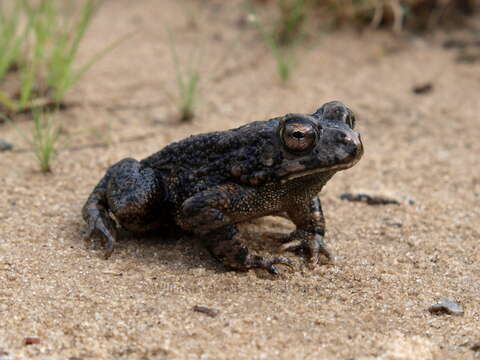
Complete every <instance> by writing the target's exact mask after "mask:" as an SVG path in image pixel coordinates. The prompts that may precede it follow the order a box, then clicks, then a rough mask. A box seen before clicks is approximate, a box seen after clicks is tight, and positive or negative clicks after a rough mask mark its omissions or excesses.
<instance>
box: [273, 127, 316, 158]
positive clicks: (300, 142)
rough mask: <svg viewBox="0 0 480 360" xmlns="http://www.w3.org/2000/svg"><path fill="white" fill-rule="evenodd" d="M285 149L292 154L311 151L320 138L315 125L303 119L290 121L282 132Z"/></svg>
mask: <svg viewBox="0 0 480 360" xmlns="http://www.w3.org/2000/svg"><path fill="white" fill-rule="evenodd" d="M280 135H281V138H282V142H283V144H284V145H285V147H286V148H287V149H288V150H289V151H292V152H298V153H303V152H307V151H309V150H311V149H312V148H313V147H314V146H315V144H316V142H317V138H318V133H317V130H316V128H315V126H314V124H313V123H311V122H310V121H307V120H303V119H289V120H287V121H285V123H284V124H283V128H282V129H281V132H280Z"/></svg>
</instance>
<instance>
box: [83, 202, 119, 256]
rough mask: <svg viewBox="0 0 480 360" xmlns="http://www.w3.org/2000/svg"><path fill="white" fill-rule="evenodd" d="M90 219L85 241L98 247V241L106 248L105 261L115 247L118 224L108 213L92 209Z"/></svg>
mask: <svg viewBox="0 0 480 360" xmlns="http://www.w3.org/2000/svg"><path fill="white" fill-rule="evenodd" d="M90 212H91V214H90V217H89V218H88V222H87V226H88V228H87V233H86V235H85V241H91V242H92V243H93V245H94V246H95V247H96V245H97V241H99V240H100V242H101V243H102V244H103V245H104V247H105V259H108V258H109V257H110V256H111V255H112V253H113V249H114V247H115V242H116V241H115V236H116V224H115V221H114V220H113V219H112V218H111V217H110V216H109V215H108V214H107V213H106V212H102V211H98V210H97V209H91V211H90Z"/></svg>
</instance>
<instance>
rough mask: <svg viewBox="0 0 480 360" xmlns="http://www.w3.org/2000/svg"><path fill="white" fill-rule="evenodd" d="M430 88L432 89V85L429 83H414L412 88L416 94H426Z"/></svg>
mask: <svg viewBox="0 0 480 360" xmlns="http://www.w3.org/2000/svg"><path fill="white" fill-rule="evenodd" d="M432 90H433V85H432V84H431V83H425V84H420V85H415V86H414V87H413V89H412V91H413V93H414V94H417V95H422V94H428V93H429V92H431V91H432Z"/></svg>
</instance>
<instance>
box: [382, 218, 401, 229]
mask: <svg viewBox="0 0 480 360" xmlns="http://www.w3.org/2000/svg"><path fill="white" fill-rule="evenodd" d="M383 221H385V224H386V225H388V226H395V227H402V226H403V224H402V219H399V218H389V217H386V218H383Z"/></svg>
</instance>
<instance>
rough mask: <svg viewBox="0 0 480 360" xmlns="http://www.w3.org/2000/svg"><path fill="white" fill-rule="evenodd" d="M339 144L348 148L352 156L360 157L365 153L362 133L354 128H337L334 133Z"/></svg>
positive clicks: (347, 150)
mask: <svg viewBox="0 0 480 360" xmlns="http://www.w3.org/2000/svg"><path fill="white" fill-rule="evenodd" d="M333 138H334V141H335V143H336V144H337V145H339V146H341V147H342V148H344V149H345V150H346V152H347V153H349V154H350V156H352V157H355V158H360V157H361V156H362V154H363V144H362V139H361V138H360V134H359V133H357V132H356V131H353V130H344V129H336V130H335V134H334V135H333Z"/></svg>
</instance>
